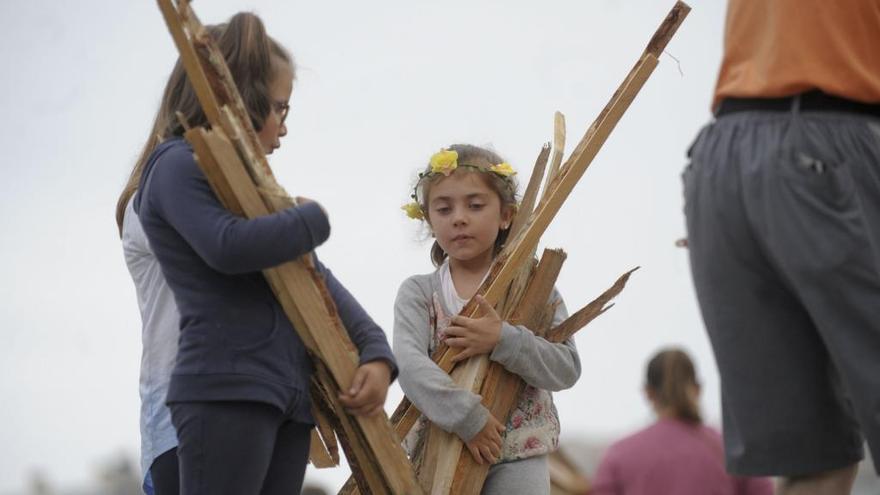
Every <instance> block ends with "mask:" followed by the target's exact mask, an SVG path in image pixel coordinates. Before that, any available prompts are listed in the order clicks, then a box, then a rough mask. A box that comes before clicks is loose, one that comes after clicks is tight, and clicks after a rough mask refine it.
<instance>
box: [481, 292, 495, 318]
mask: <svg viewBox="0 0 880 495" xmlns="http://www.w3.org/2000/svg"><path fill="white" fill-rule="evenodd" d="M476 298H477V304H479V306H480V308H481V309H482V310H483V316H494V317H495V318H498V313H497V312H495V308H493V307H492V305H491V304H489V301H487V300H486V298H485V297H483V296H481V295H479V294H478V295H477V296H476Z"/></svg>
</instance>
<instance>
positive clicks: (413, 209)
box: [400, 201, 425, 220]
mask: <svg viewBox="0 0 880 495" xmlns="http://www.w3.org/2000/svg"><path fill="white" fill-rule="evenodd" d="M400 209H401V210H403V211H405V212H406V216H408V217H410V218H412V219H413V220H424V219H425V214H424V213H422V207H421V206H419V204H418V203H416V202H415V201H413V202H412V203H407V204H405V205H403V206H401V207H400Z"/></svg>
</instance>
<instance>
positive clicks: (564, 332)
mask: <svg viewBox="0 0 880 495" xmlns="http://www.w3.org/2000/svg"><path fill="white" fill-rule="evenodd" d="M638 269H639V267H635V268H633V269H632V270H630V271H628V272H626V273H624V274H623V275H621V276H620V277H619V278H618V279H617V280H616V281H615V282H614V284H613V285H612V286H611V287H609V288H608V289H606V290H605V292H603V293H602V294H601V295H599V297H597V298H596V299H594V300H593V301H592V302H590V303H589V304H587V305H586V306H584V307H583V308H581V309H579V310H578V311H576V312H575V313H574V314H572V315H571V316H569V317H568V318H567V319H566V320H565V321H563V322H562V323H560V324H559V326H557V327H555V328H553V329H552V330H550V331H549V332H547V340H549V341H550V342H564V341H566V340H568V339H569V338H571V336H572V335H574V334H575V332H577V331H578V330H580V329H582V328H584V327H585V326H586V325H587V324H588V323H590V322H591V321H593V320H594V319H596V317H598V316H599V315H601V314H602V313H604V312H606V311H608V310H609V309H611V307H612V306H614V304H611V305H609V306H606V304H608V303H609V302H610V301H611V300H612V299H614V298H615V297H617V295H618V294H620V293H621V291H623V288H624V287H626V283H627V281H629V277H630V275H632V274H633V272H635V271H636V270H638Z"/></svg>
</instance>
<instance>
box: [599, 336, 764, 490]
mask: <svg viewBox="0 0 880 495" xmlns="http://www.w3.org/2000/svg"><path fill="white" fill-rule="evenodd" d="M645 393H646V395H647V396H648V400H649V401H650V402H651V405H652V407H653V408H654V411H655V412H656V413H657V416H658V420H657V422H655V423H654V424H652V425H651V426H648V427H647V428H645V429H643V430H641V431H639V432H637V433H635V434H633V435H630V436H628V437H626V438H624V439H623V440H620V441H618V442H616V443H615V444H613V445H612V446H611V447H609V448H608V450H607V451H606V452H605V455H604V457H603V459H602V462H601V464H600V465H599V470H598V472H597V473H596V478H595V480H594V482H593V490H592V491H591V492H590V494H591V495H664V494H670V495H672V494H674V495H771V494H772V493H773V483H772V482H771V480H770V479H769V478H737V477H732V476H730V475H729V474H727V472H726V471H725V469H724V448H723V444H722V441H721V435H720V434H719V433H718V432H717V431H716V430H714V429H712V428H710V427H708V426H705V425H703V422H702V418H701V417H700V412H699V408H698V405H697V404H698V402H697V401H698V398H699V395H700V386H699V384H698V383H697V379H696V372H695V371H694V364H693V362H692V361H691V359H690V357H688V355H687V354H686V353H685V352H684V351H681V350H678V349H669V350H664V351H661V352H660V353H658V354H657V355H655V356H654V357H653V358H652V359H651V361H650V362H649V363H648V370H647V383H646V385H645Z"/></svg>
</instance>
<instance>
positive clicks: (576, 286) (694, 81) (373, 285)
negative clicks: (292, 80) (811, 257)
mask: <svg viewBox="0 0 880 495" xmlns="http://www.w3.org/2000/svg"><path fill="white" fill-rule="evenodd" d="M672 4H673V1H672V0H669V1H658V0H567V1H545V2H536V1H524V0H523V1H504V2H502V1H474V0H472V1H465V0H452V1H445V2H427V1H403V0H399V1H398V0H393V1H392V0H387V1H379V2H354V1H350V2H336V1H326V2H297V1H275V2H273V1H268V0H267V1H258V0H249V1H245V0H222V1H221V0H211V1H210V2H208V1H204V2H201V1H199V2H196V3H195V9H196V11H197V13H198V14H199V15H200V17H201V19H202V21H203V22H205V23H213V22H221V21H224V20H226V19H227V18H228V17H230V16H231V15H232V14H233V13H235V12H236V11H239V10H253V11H255V12H256V13H258V14H259V15H261V16H262V17H263V19H264V20H265V22H266V24H267V27H268V30H269V32H270V34H272V35H273V36H274V37H276V38H277V39H278V40H279V41H280V42H281V43H282V44H284V45H285V46H286V47H287V48H289V50H290V51H291V52H292V53H293V54H294V56H295V58H296V60H297V62H298V64H299V72H298V75H297V82H296V85H295V87H294V92H293V97H292V100H291V107H292V109H291V115H290V117H289V119H288V126H289V131H290V132H289V135H288V136H287V137H286V138H285V139H284V140H283V141H282V143H283V147H282V148H281V149H280V150H279V151H277V152H276V153H275V154H274V155H273V156H272V158H271V164H272V166H273V168H274V170H275V172H276V175H277V176H278V178H279V180H280V182H281V183H282V184H283V185H284V186H285V187H286V188H287V190H288V191H289V192H291V193H292V194H296V195H303V196H308V197H311V198H314V199H316V200H318V201H320V202H321V203H322V204H323V205H324V206H325V207H326V208H327V210H328V211H329V214H330V219H331V224H332V227H333V231H332V234H331V237H330V240H329V241H328V242H327V243H326V244H325V245H324V246H322V247H321V248H320V249H319V250H318V252H319V253H320V255H321V256H322V259H323V261H324V262H325V263H326V264H327V265H328V266H330V267H331V268H332V269H333V270H334V272H335V274H336V275H337V276H338V278H339V279H340V280H342V281H343V283H345V284H346V285H347V286H348V288H349V289H350V290H351V291H352V292H353V293H354V294H355V296H356V297H357V298H358V299H359V300H360V301H361V303H362V304H363V305H364V306H365V307H366V308H367V310H368V311H369V312H370V314H371V315H372V316H373V317H374V318H375V319H376V320H377V321H378V322H379V323H380V324H381V325H382V327H383V328H385V329H386V330H387V331H390V328H391V324H392V305H393V301H394V296H395V294H396V291H397V287H398V286H399V284H400V282H401V281H402V280H403V279H405V278H406V277H407V276H409V275H412V274H414V273H424V272H428V271H430V270H431V264H430V261H429V256H428V252H429V244H428V243H427V242H424V241H423V238H424V234H425V233H424V232H423V231H421V230H420V229H419V228H418V225H417V224H416V223H415V222H413V221H410V220H408V219H406V218H405V216H404V215H403V214H402V212H401V211H400V210H399V206H400V205H401V204H403V203H404V202H406V201H407V200H408V195H409V192H410V190H411V187H412V182H413V179H414V177H415V174H416V172H417V170H418V169H419V168H420V167H422V166H423V164H424V163H425V162H426V161H427V159H428V157H429V156H430V155H431V154H432V153H433V152H434V151H436V150H437V149H439V148H440V147H442V146H444V145H448V144H451V143H455V142H469V143H473V144H478V145H488V146H491V147H492V148H493V149H495V150H496V151H498V152H499V153H500V154H501V155H502V156H503V157H504V158H506V159H507V161H509V162H510V163H511V164H512V165H513V166H514V167H515V168H516V169H518V170H520V171H522V172H523V174H522V175H521V176H520V177H521V178H522V180H523V181H525V179H526V177H527V173H528V170H529V168H530V167H531V165H532V164H533V163H534V159H535V156H536V155H537V153H538V151H539V149H540V147H541V144H542V143H543V142H545V141H547V140H549V139H550V137H551V135H552V129H553V127H552V125H553V112H554V111H556V110H559V111H562V112H563V113H564V114H565V115H566V119H567V122H568V135H569V146H568V149H569V150H570V149H572V148H573V147H574V144H576V142H577V140H579V139H580V137H581V136H582V135H583V133H584V131H585V130H586V129H587V127H588V126H589V124H590V123H591V122H592V121H593V119H594V118H595V116H596V115H597V114H598V112H599V110H600V109H601V108H602V107H603V106H604V105H605V103H606V102H607V101H608V99H609V97H610V96H611V94H612V93H613V91H614V90H615V88H616V87H617V85H618V84H619V83H620V81H621V80H622V79H623V77H624V76H625V75H626V73H627V72H628V71H629V69H630V67H631V66H632V65H633V63H634V62H635V61H636V59H637V58H638V56H639V55H640V54H641V52H642V50H643V48H644V46H645V44H646V43H647V41H648V39H649V38H650V36H651V34H652V33H653V32H654V30H655V28H656V27H657V25H658V24H659V23H660V21H661V20H662V19H663V17H664V16H665V14H666V12H667V11H668V9H669V8H670V7H671V6H672ZM693 8H694V10H693V11H692V12H691V15H690V16H689V17H688V19H687V20H686V21H685V22H684V25H683V26H682V28H681V29H680V30H679V32H678V34H677V35H676V37H675V38H674V39H673V40H672V43H671V44H670V45H669V47H668V53H669V55H663V56H662V57H661V59H660V65H659V66H658V68H657V70H656V71H655V73H654V75H653V76H652V77H651V79H650V80H649V81H648V82H647V84H646V86H645V88H644V89H643V91H642V92H641V94H640V95H639V96H638V98H637V99H636V100H635V102H634V104H633V106H632V107H631V109H630V110H629V112H627V114H626V115H625V116H624V118H623V120H622V121H621V123H620V125H619V126H618V128H617V130H616V131H615V132H614V133H613V134H612V135H611V137H610V139H609V140H608V142H607V144H606V145H605V147H604V148H603V149H602V151H601V152H600V153H599V155H598V157H597V159H596V160H595V162H594V163H593V166H592V167H591V168H590V169H589V170H588V172H587V173H586V174H585V176H584V178H583V179H582V180H581V183H580V184H579V185H578V186H577V188H576V189H575V190H574V193H573V195H572V196H571V197H570V198H569V200H568V201H567V202H566V204H565V206H564V207H563V209H562V211H561V213H560V214H559V216H558V217H557V219H556V220H555V222H554V224H553V225H552V226H551V228H550V229H549V231H548V232H547V234H546V235H545V236H544V238H543V240H542V246H546V247H561V248H564V249H565V250H566V251H567V252H568V260H567V262H566V264H565V266H564V267H563V270H562V275H561V276H560V278H559V284H558V287H559V289H560V291H561V292H562V294H563V296H564V298H565V300H566V302H567V304H568V306H569V308H570V309H571V310H574V309H577V308H578V307H580V306H582V305H583V304H585V303H587V302H588V301H590V300H591V299H592V298H593V297H595V296H596V295H598V294H599V293H600V292H601V291H602V290H604V289H605V288H606V287H607V286H608V285H610V283H611V282H613V280H614V279H615V278H616V277H617V276H618V275H619V274H620V273H622V272H624V271H626V270H628V269H630V268H632V267H634V266H637V265H639V266H641V267H642V269H641V270H640V271H638V272H637V273H636V274H635V275H634V276H633V278H632V279H631V281H630V283H629V286H628V287H627V289H626V290H625V291H624V293H623V294H622V295H621V296H620V297H619V298H618V300H617V305H616V307H615V308H614V309H612V310H611V311H610V312H608V313H606V314H605V315H604V316H602V317H601V318H599V319H598V320H596V321H595V322H594V323H592V324H591V325H590V326H589V327H587V328H586V329H585V330H583V331H582V332H581V333H580V334H578V336H577V345H578V348H579V351H580V355H581V361H582V363H583V375H582V377H581V379H580V381H579V382H578V383H577V384H576V385H575V386H574V387H573V388H572V389H570V390H567V391H564V392H561V393H558V394H556V396H555V397H556V402H557V405H558V408H559V413H560V416H561V422H562V442H563V444H564V443H565V442H566V441H572V440H582V439H588V438H603V439H607V438H612V437H614V436H615V435H619V434H623V433H625V432H627V431H629V430H632V429H634V428H637V427H639V426H642V425H644V424H645V423H646V422H648V421H650V419H651V415H650V413H649V410H648V406H647V404H646V403H645V401H644V399H643V398H642V396H641V393H640V387H641V384H642V374H643V370H644V364H645V361H646V359H647V358H648V357H649V356H650V354H652V353H653V352H654V351H656V350H657V349H658V348H659V347H661V346H665V345H671V344H676V345H682V346H684V347H685V348H686V349H687V350H689V351H690V352H691V353H692V355H693V356H694V357H695V359H696V361H697V365H698V367H699V372H700V374H701V376H702V380H703V383H704V397H703V408H704V411H705V413H706V415H707V417H708V419H709V421H710V422H711V423H715V424H717V423H718V421H719V417H720V413H719V399H718V394H719V391H718V378H717V372H716V370H715V363H714V360H713V358H712V354H711V351H710V348H709V344H708V341H707V339H706V336H705V333H704V331H703V328H702V323H701V319H700V317H699V312H698V309H697V306H696V302H695V299H694V294H693V289H692V284H691V279H690V272H689V268H688V262H687V253H686V252H685V251H683V250H681V249H678V248H676V247H674V241H675V239H677V238H678V237H681V236H682V235H683V232H684V221H683V216H682V212H681V211H682V199H681V187H680V179H679V174H680V172H681V170H682V168H683V167H684V165H685V150H686V148H687V146H688V145H689V143H690V141H691V140H692V139H693V137H694V136H695V134H696V132H697V131H698V129H699V128H700V126H701V125H703V124H704V123H705V122H706V121H707V120H708V119H709V116H710V115H709V101H710V96H711V92H712V87H713V83H714V79H715V74H716V71H717V68H718V62H719V57H720V50H721V31H722V26H723V14H724V4H723V2H722V1H721V0H694V1H693ZM672 56H674V57H675V58H677V59H678V60H679V61H680V65H679V64H678V63H676V61H675V60H674V59H673V58H672ZM175 58H176V50H175V48H174V47H173V44H172V41H171V37H170V36H169V34H168V31H167V29H166V27H165V25H164V22H163V20H162V18H161V15H160V13H159V10H158V7H157V6H156V4H155V3H154V2H151V1H145V2H132V1H125V2H120V1H78V2H63V1H56V2H22V1H17V2H13V1H4V2H0V65H2V67H3V70H2V75H0V108H2V109H3V119H2V120H0V142H2V149H3V150H4V158H3V161H2V163H3V165H2V170H3V176H4V178H5V180H3V181H2V182H0V208H2V212H3V214H2V216H0V232H2V233H3V234H2V235H3V242H2V243H0V260H2V282H0V301H2V302H0V325H2V332H0V336H2V342H0V400H2V403H3V405H2V406H0V446H2V448H0V493H3V492H7V491H10V490H15V489H20V488H21V487H22V486H23V485H24V482H25V480H26V476H27V473H28V472H30V471H31V470H33V469H41V470H43V471H45V472H47V473H48V474H49V478H50V480H51V481H52V482H53V483H54V484H56V485H70V484H83V483H85V482H86V480H88V479H90V478H91V477H92V476H93V475H94V473H95V470H96V466H98V465H99V464H100V463H101V462H103V461H104V460H106V459H107V458H109V457H110V456H112V455H115V454H117V453H120V452H123V453H126V454H128V455H131V456H132V457H134V456H136V455H137V454H138V448H139V433H138V407H139V406H138V403H139V399H138V392H137V380H138V370H139V363H140V353H141V343H140V319H139V314H138V311H137V305H136V300H135V294H134V289H133V286H132V283H131V280H130V278H129V275H128V272H127V270H126V267H125V264H124V262H123V257H122V250H121V247H120V243H119V238H118V235H117V231H116V226H115V223H114V218H113V215H114V206H115V204H116V198H117V196H118V194H119V191H120V189H121V188H122V186H123V184H124V182H125V179H126V177H127V175H128V173H129V171H130V169H131V167H132V165H133V162H134V160H135V158H136V155H137V154H138V152H139V150H140V148H141V146H142V145H143V143H144V141H145V139H146V137H147V132H148V131H149V127H150V124H151V122H152V118H153V116H154V114H155V111H156V109H157V106H158V102H159V97H160V92H161V89H162V87H163V85H164V83H165V80H166V78H167V76H168V73H169V71H170V69H171V67H172V65H173V63H174V60H175ZM389 338H390V335H389ZM400 397H401V393H400V390H399V388H397V386H396V385H395V386H394V387H393V388H392V392H391V394H390V397H389V400H388V403H387V404H386V410H389V411H391V410H393V408H394V406H396V404H397V402H398V400H399V399H400ZM307 476H308V477H309V478H311V479H313V480H322V481H323V482H326V483H327V484H328V486H330V487H335V486H337V485H338V484H339V483H340V482H341V480H342V479H344V478H345V477H346V476H347V469H345V468H339V469H335V470H328V471H322V472H317V471H314V470H310V471H309V472H308V474H307Z"/></svg>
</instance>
